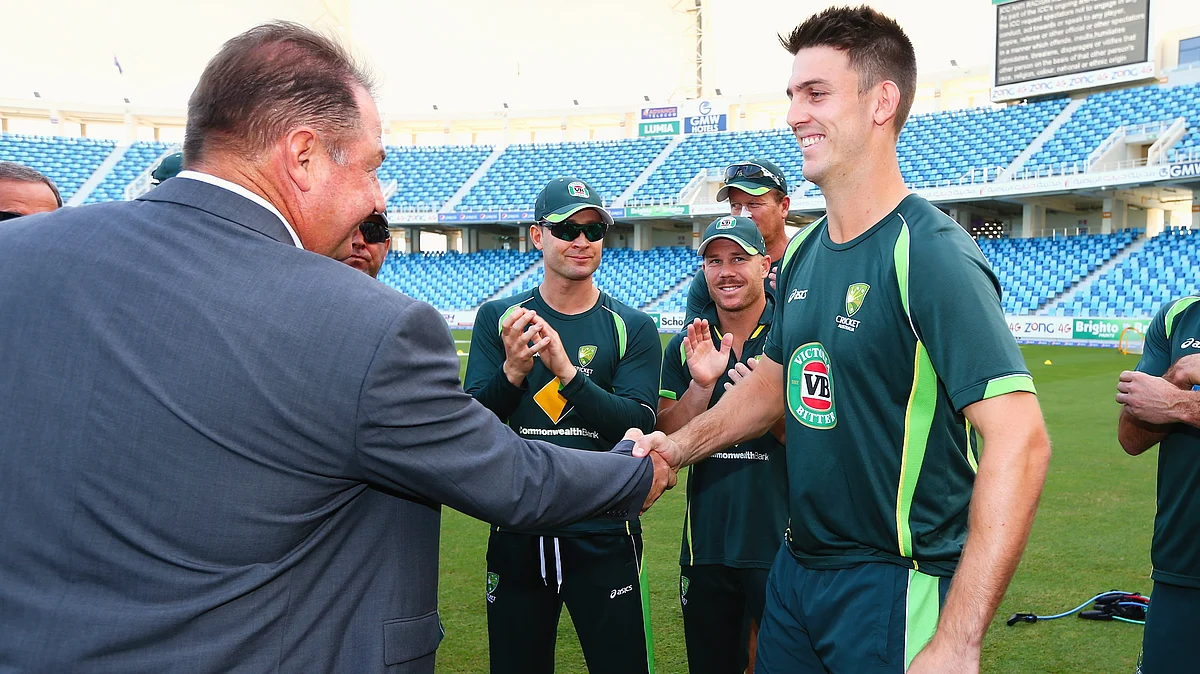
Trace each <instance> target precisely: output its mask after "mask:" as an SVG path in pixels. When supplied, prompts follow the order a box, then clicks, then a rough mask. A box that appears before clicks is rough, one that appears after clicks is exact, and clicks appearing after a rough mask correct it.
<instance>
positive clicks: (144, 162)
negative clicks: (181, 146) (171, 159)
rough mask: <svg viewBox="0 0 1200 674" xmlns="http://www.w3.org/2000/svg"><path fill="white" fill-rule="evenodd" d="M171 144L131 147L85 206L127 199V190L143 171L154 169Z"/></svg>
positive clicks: (151, 143)
mask: <svg viewBox="0 0 1200 674" xmlns="http://www.w3.org/2000/svg"><path fill="white" fill-rule="evenodd" d="M171 147H172V145H171V143H159V142H155V141H138V142H136V143H134V144H133V145H131V146H129V149H128V150H127V151H126V152H125V155H124V156H123V157H121V159H120V161H118V162H117V163H116V165H115V166H113V167H112V170H111V171H109V172H108V174H107V175H106V176H104V180H102V181H101V182H100V184H99V185H97V186H96V189H94V190H92V193H91V194H89V195H88V197H87V199H85V200H84V202H83V203H85V204H94V203H96V202H98V201H119V200H121V199H124V198H125V188H126V187H128V186H129V183H131V182H133V180H134V179H135V178H137V177H138V176H139V175H141V174H142V172H143V171H145V170H147V169H150V168H153V167H154V164H155V162H156V161H157V160H158V158H159V157H161V156H163V155H164V154H166V153H167V151H169V150H170V149H171Z"/></svg>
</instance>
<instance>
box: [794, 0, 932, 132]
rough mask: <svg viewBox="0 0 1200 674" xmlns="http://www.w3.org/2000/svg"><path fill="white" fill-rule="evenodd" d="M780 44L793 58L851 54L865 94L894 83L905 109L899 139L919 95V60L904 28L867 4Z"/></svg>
mask: <svg viewBox="0 0 1200 674" xmlns="http://www.w3.org/2000/svg"><path fill="white" fill-rule="evenodd" d="M779 42H780V43H781V44H782V45H783V47H784V49H787V50H788V52H789V53H791V54H792V55H795V54H796V52H798V51H800V50H801V49H808V48H810V47H833V48H834V49H839V50H841V51H844V52H846V56H847V57H849V59H850V67H851V68H853V69H854V71H855V72H856V73H858V87H859V93H860V94H861V93H862V92H864V91H866V90H867V89H869V88H871V87H873V86H875V85H876V84H879V83H880V82H883V81H885V80H891V81H893V82H895V83H896V87H897V88H899V89H900V105H899V106H898V107H897V108H896V117H895V120H894V123H895V129H896V135H900V129H902V128H904V122H905V121H907V120H908V112H909V110H911V109H912V104H913V98H914V97H915V96H916V92H917V55H916V52H914V51H913V46H912V42H911V41H910V40H909V39H908V36H907V35H905V33H904V29H903V28H901V27H900V24H898V23H896V22H895V21H894V20H893V19H890V18H888V17H886V16H884V15H883V14H880V13H879V12H877V11H875V10H874V9H871V8H870V7H867V6H866V5H862V6H859V7H830V8H828V9H826V10H825V11H823V12H821V13H820V14H814V15H813V16H810V17H809V18H808V19H807V20H805V21H804V23H801V24H800V25H798V26H796V28H795V29H793V30H792V32H791V33H789V34H788V35H786V36H784V35H780V36H779Z"/></svg>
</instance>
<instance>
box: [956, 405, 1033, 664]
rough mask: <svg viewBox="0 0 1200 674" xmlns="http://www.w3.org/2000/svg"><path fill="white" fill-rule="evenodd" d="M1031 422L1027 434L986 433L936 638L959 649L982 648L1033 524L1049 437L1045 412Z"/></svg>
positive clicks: (975, 649) (976, 649)
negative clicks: (992, 438) (960, 551)
mask: <svg viewBox="0 0 1200 674" xmlns="http://www.w3.org/2000/svg"><path fill="white" fill-rule="evenodd" d="M1030 426H1031V428H1029V429H1028V431H1027V432H1026V433H1025V435H1024V437H1020V436H1017V437H1004V438H996V439H995V441H993V442H992V443H988V442H987V439H986V438H985V442H984V453H983V457H982V459H981V461H980V466H979V473H978V476H977V478H976V480H975V490H974V494H973V496H972V498H971V506H970V523H969V531H968V534H967V542H966V547H965V548H964V550H963V555H962V559H961V561H960V562H959V565H958V570H957V572H956V574H955V576H954V581H953V583H952V584H951V586H950V592H949V594H948V596H947V598H946V605H945V607H944V608H943V610H942V616H941V619H940V620H939V621H938V628H937V634H936V636H935V637H934V638H935V639H936V640H939V641H941V642H943V644H951V646H950V648H952V649H954V650H958V651H960V652H961V651H969V650H974V651H975V652H977V651H978V649H979V647H980V645H981V644H982V642H983V636H984V634H985V633H986V632H987V628H988V624H989V623H990V622H991V619H992V616H993V615H994V614H995V612H996V608H997V607H998V606H999V605H1000V600H1001V599H1002V598H1003V597H1004V593H1005V591H1006V590H1007V588H1008V583H1009V581H1010V580H1012V576H1013V573H1014V572H1015V571H1016V568H1017V564H1018V563H1019V562H1020V560H1021V554H1022V552H1023V551H1024V549H1025V544H1026V542H1027V541H1028V538H1029V530H1030V528H1031V527H1032V526H1033V518H1034V514H1035V513H1036V511H1037V504H1038V499H1039V498H1040V496H1041V492H1042V485H1043V484H1044V482H1045V479H1046V472H1047V469H1048V468H1049V464H1050V442H1049V439H1048V438H1047V437H1046V433H1045V427H1044V426H1043V425H1042V423H1041V419H1040V417H1039V418H1038V420H1037V423H1036V424H1030Z"/></svg>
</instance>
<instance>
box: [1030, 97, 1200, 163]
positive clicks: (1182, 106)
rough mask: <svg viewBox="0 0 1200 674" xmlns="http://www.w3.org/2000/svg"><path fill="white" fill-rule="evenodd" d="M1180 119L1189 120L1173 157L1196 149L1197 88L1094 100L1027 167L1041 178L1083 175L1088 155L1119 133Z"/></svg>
mask: <svg viewBox="0 0 1200 674" xmlns="http://www.w3.org/2000/svg"><path fill="white" fill-rule="evenodd" d="M1181 116H1182V117H1186V118H1187V120H1188V128H1189V132H1188V133H1187V134H1186V135H1185V136H1184V138H1183V140H1182V141H1181V142H1180V143H1178V144H1177V145H1176V147H1175V148H1173V152H1174V153H1178V152H1181V151H1183V150H1190V149H1192V148H1196V147H1197V146H1200V84H1190V85H1180V86H1176V87H1158V86H1150V87H1136V88H1133V89H1120V90H1117V91H1108V92H1104V93H1098V94H1092V95H1090V96H1088V97H1087V100H1086V101H1085V102H1084V104H1083V105H1082V106H1080V108H1079V109H1078V110H1076V111H1075V114H1074V115H1072V116H1071V118H1070V119H1069V120H1067V122H1066V123H1065V124H1063V125H1062V127H1061V128H1059V129H1058V130H1057V131H1055V132H1054V135H1053V136H1052V137H1051V138H1050V139H1049V140H1047V141H1046V144H1045V145H1043V146H1042V147H1041V149H1040V150H1038V151H1037V152H1036V153H1034V155H1033V156H1032V157H1030V159H1029V161H1028V162H1026V164H1025V166H1026V168H1029V169H1030V170H1034V171H1039V170H1040V171H1043V172H1044V171H1053V172H1055V173H1059V172H1067V173H1071V172H1075V171H1082V170H1084V169H1085V168H1086V167H1085V166H1084V165H1083V164H1084V163H1086V161H1087V158H1088V155H1090V154H1091V153H1092V151H1093V150H1095V149H1096V148H1097V147H1099V146H1100V144H1101V143H1103V142H1104V140H1105V139H1106V138H1108V137H1109V136H1110V135H1111V134H1112V132H1113V131H1115V130H1116V129H1117V127H1119V126H1121V125H1123V124H1143V123H1147V122H1160V121H1167V120H1172V119H1175V118H1176V117H1181Z"/></svg>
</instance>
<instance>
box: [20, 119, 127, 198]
mask: <svg viewBox="0 0 1200 674" xmlns="http://www.w3.org/2000/svg"><path fill="white" fill-rule="evenodd" d="M114 147H116V143H114V142H113V141H111V140H98V139H95V138H63V137H58V136H27V135H24V134H3V135H0V160H4V161H13V162H17V163H18V164H24V165H25V166H28V167H30V168H34V169H37V170H38V171H41V172H42V173H44V174H46V175H47V176H49V177H50V179H51V180H53V181H54V182H55V184H56V185H58V191H59V193H60V194H62V199H63V203H66V202H67V200H68V199H70V198H71V196H72V195H74V194H75V192H76V191H78V190H79V187H80V186H81V185H83V183H84V182H86V181H87V179H88V178H89V177H91V175H92V174H93V173H95V172H96V169H97V168H98V167H99V166H100V164H102V163H103V162H104V159H105V158H106V157H108V155H109V154H110V153H112V151H113V148H114Z"/></svg>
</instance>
